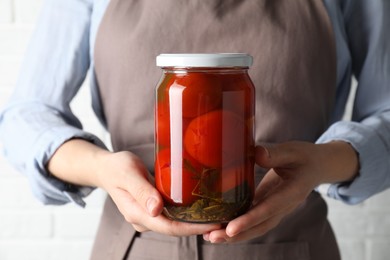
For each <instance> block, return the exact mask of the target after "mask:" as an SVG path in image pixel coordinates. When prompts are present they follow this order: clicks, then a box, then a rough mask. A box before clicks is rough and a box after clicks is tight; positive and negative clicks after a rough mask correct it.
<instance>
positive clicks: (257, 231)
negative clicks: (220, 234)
mask: <svg viewBox="0 0 390 260" xmlns="http://www.w3.org/2000/svg"><path fill="white" fill-rule="evenodd" d="M286 215H287V212H286V213H283V214H279V215H276V216H274V217H272V218H270V219H268V220H266V221H264V222H262V223H260V224H259V225H256V226H254V227H252V228H251V229H249V230H247V231H244V232H242V233H240V234H238V235H236V236H234V237H229V236H227V237H225V238H224V239H225V240H226V242H228V243H235V242H241V241H247V240H250V239H254V238H256V237H259V236H262V235H264V234H266V233H267V232H269V231H271V230H272V229H274V228H275V227H276V226H277V225H279V223H280V222H281V221H282V219H283V218H284V217H285V216H286Z"/></svg>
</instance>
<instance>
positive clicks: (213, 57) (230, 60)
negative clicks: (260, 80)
mask: <svg viewBox="0 0 390 260" xmlns="http://www.w3.org/2000/svg"><path fill="white" fill-rule="evenodd" d="M252 62H253V58H252V56H250V55H249V54H246V53H175V54H167V53H164V54H160V55H158V56H157V57H156V65H157V66H158V67H250V66H252Z"/></svg>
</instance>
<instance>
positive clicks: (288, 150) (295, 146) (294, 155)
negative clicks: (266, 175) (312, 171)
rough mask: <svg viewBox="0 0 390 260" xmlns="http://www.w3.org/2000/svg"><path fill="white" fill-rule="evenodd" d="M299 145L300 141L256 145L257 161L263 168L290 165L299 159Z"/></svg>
mask: <svg viewBox="0 0 390 260" xmlns="http://www.w3.org/2000/svg"><path fill="white" fill-rule="evenodd" d="M299 146H300V144H299V143H298V142H288V143H282V144H263V145H259V146H256V150H255V161H256V163H257V164H258V165H259V166H260V167H263V168H276V167H281V168H283V167H290V166H292V165H294V164H295V163H297V161H298V159H299V157H298V151H299Z"/></svg>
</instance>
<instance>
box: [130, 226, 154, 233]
mask: <svg viewBox="0 0 390 260" xmlns="http://www.w3.org/2000/svg"><path fill="white" fill-rule="evenodd" d="M133 228H134V229H135V230H136V231H138V232H141V233H142V232H146V231H150V230H149V229H148V228H146V227H144V226H142V225H137V224H133Z"/></svg>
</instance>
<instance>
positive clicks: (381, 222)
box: [0, 0, 390, 260]
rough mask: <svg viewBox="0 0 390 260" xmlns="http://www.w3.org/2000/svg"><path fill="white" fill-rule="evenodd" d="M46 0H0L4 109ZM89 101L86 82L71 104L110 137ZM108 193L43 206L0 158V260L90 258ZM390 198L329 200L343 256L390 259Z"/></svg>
mask: <svg viewBox="0 0 390 260" xmlns="http://www.w3.org/2000/svg"><path fill="white" fill-rule="evenodd" d="M42 2H43V1H42V0H0V107H2V106H3V105H4V104H5V102H6V100H7V99H8V97H9V95H10V94H11V91H12V89H13V87H14V85H15V81H16V78H17V74H18V70H19V67H20V64H21V61H22V58H23V54H24V52H25V49H26V46H27V44H28V40H29V37H30V35H31V33H32V31H33V29H34V23H35V21H36V19H37V16H38V13H39V9H40V7H41V5H42ZM90 100H91V98H90V96H89V89H88V83H86V84H84V86H83V88H82V89H81V91H80V93H79V94H78V96H77V97H76V99H75V100H74V102H73V104H72V107H73V108H74V110H75V113H76V114H77V115H78V116H79V117H80V119H81V121H82V122H83V125H84V127H85V129H86V130H87V131H90V132H93V133H95V134H96V135H98V136H99V137H101V138H102V139H103V140H108V137H107V134H106V133H105V132H104V130H103V129H102V128H101V127H100V125H99V123H98V122H97V120H96V118H95V117H94V115H93V113H92V110H91V108H90V103H91V102H90ZM0 145H1V144H0ZM104 197H105V194H104V192H102V191H95V192H94V193H93V194H92V195H91V196H90V197H89V198H87V204H88V205H87V207H86V208H85V209H81V208H79V207H77V206H75V205H66V206H60V207H58V206H57V207H54V206H43V205H41V204H40V203H39V202H38V201H37V200H35V199H34V198H33V195H32V193H31V191H30V188H29V185H28V183H27V180H26V178H24V177H23V176H22V175H21V174H19V173H18V172H16V171H15V170H14V169H13V168H12V167H11V166H10V165H9V164H8V163H7V162H6V161H5V160H4V158H3V157H1V156H0V260H9V259H13V260H24V259H28V260H35V259H36V260H53V259H55V260H62V259H63V260H68V259H88V256H89V253H90V250H91V247H92V243H93V237H94V235H95V233H96V229H97V225H98V222H99V217H100V213H101V209H102V205H103V200H104ZM389 200H390V191H387V192H384V193H382V194H379V195H377V196H374V197H373V198H371V199H369V200H368V201H366V202H364V203H362V204H360V205H358V206H347V205H343V204H341V203H339V202H337V201H333V200H329V199H327V202H328V205H329V218H330V221H331V224H332V226H333V227H334V230H335V233H336V236H337V239H338V242H339V244H340V248H341V252H342V256H343V260H388V259H390V203H389ZM314 260H315V259H314ZM330 260H331V259H330Z"/></svg>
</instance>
